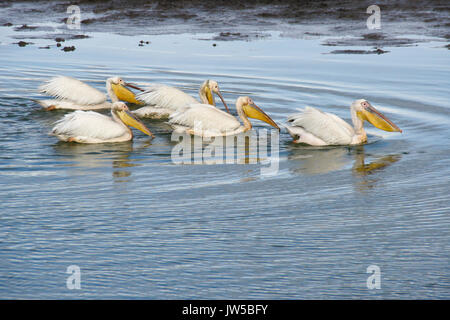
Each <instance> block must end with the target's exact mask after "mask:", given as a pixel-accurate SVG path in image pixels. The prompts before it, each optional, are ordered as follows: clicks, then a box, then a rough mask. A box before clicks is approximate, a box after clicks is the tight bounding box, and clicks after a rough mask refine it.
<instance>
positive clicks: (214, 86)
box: [200, 80, 230, 113]
mask: <svg viewBox="0 0 450 320" xmlns="http://www.w3.org/2000/svg"><path fill="white" fill-rule="evenodd" d="M213 93H215V94H217V95H218V96H219V98H220V100H222V103H223V105H224V106H225V108H226V109H227V111H228V113H230V109H228V106H227V104H226V102H225V100H224V99H223V96H222V93H221V92H220V89H219V84H218V83H217V81H214V80H206V81H205V82H203V84H202V86H201V87H200V96H206V99H207V100H208V104H210V105H213V106H215V105H216V102H215V101H214V97H213Z"/></svg>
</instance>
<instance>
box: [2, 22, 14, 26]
mask: <svg viewBox="0 0 450 320" xmlns="http://www.w3.org/2000/svg"><path fill="white" fill-rule="evenodd" d="M12 25H13V24H12V23H11V22H7V23H4V24H3V26H4V27H11V26H12Z"/></svg>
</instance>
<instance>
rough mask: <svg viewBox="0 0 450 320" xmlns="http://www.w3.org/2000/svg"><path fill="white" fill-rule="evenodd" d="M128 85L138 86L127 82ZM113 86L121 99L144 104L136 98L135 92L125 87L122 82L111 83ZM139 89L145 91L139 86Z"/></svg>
mask: <svg viewBox="0 0 450 320" xmlns="http://www.w3.org/2000/svg"><path fill="white" fill-rule="evenodd" d="M126 85H127V86H129V87H131V88H138V87H136V86H134V85H130V84H129V83H127V84H126ZM111 88H112V90H113V91H114V93H115V95H116V96H117V98H118V99H119V100H120V101H126V102H130V103H134V104H142V102H140V101H138V100H136V96H135V95H134V93H133V92H131V91H130V90H129V89H127V88H125V87H124V86H122V85H120V84H111ZM138 90H141V91H143V90H142V89H140V88H138Z"/></svg>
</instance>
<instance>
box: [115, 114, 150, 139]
mask: <svg viewBox="0 0 450 320" xmlns="http://www.w3.org/2000/svg"><path fill="white" fill-rule="evenodd" d="M117 114H118V116H119V118H120V119H121V120H122V121H123V123H125V124H126V125H128V126H131V127H133V128H136V129H138V130H139V131H142V132H143V133H145V134H147V135H149V136H150V137H152V138H153V137H154V135H153V133H151V131H150V130H148V128H147V127H146V126H145V125H144V124H143V123H142V122H141V121H139V120H138V119H136V118H135V116H134V115H133V114H132V113H131V112H129V111H127V110H121V111H118V112H117Z"/></svg>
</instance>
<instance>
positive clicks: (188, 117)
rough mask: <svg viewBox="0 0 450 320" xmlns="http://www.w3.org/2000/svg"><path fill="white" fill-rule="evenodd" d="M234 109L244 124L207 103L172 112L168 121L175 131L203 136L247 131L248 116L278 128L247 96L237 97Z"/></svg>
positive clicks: (226, 134) (249, 125) (249, 127)
mask: <svg viewBox="0 0 450 320" xmlns="http://www.w3.org/2000/svg"><path fill="white" fill-rule="evenodd" d="M236 110H237V113H238V116H239V118H240V119H241V120H242V121H243V123H244V125H241V123H240V122H239V120H238V119H237V118H236V117H234V116H232V115H231V114H229V113H226V112H224V111H222V110H219V109H217V108H216V107H214V106H211V105H207V104H193V105H191V106H189V107H188V108H186V109H185V110H184V111H181V112H177V113H174V114H173V115H172V116H171V117H170V119H169V121H168V123H169V124H170V125H171V126H172V128H173V129H174V130H175V131H176V132H186V133H189V134H193V135H200V136H204V137H211V136H229V135H235V134H239V133H241V132H245V131H248V130H250V129H251V128H252V124H251V123H250V121H249V120H248V117H251V118H255V119H259V120H262V121H264V122H266V123H269V124H270V125H272V126H273V127H275V128H277V129H279V127H278V126H277V124H276V123H275V122H274V121H273V120H272V119H271V118H270V117H269V116H268V115H267V114H265V113H264V111H262V110H261V109H260V108H259V107H258V106H256V105H255V104H254V103H253V100H252V99H250V98H249V97H239V98H238V99H237V101H236Z"/></svg>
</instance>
